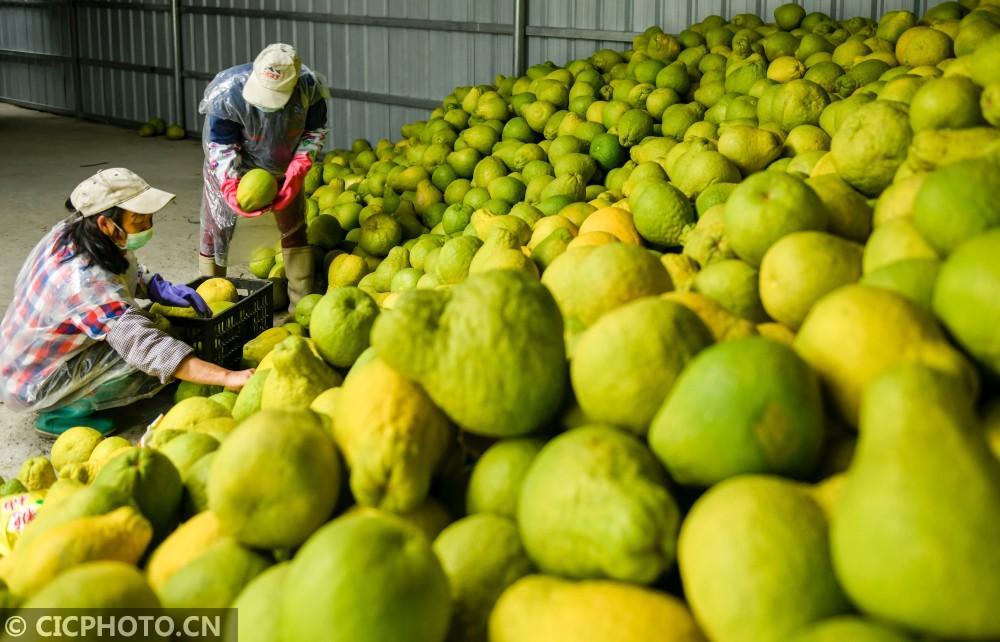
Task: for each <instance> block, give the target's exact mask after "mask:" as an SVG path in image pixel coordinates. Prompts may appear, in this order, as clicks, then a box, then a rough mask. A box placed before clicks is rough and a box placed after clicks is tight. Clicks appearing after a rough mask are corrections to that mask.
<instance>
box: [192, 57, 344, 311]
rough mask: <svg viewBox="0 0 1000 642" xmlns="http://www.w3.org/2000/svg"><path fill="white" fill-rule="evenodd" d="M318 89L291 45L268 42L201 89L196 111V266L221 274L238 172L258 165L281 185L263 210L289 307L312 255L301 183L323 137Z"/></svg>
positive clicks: (308, 277)
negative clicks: (200, 151)
mask: <svg viewBox="0 0 1000 642" xmlns="http://www.w3.org/2000/svg"><path fill="white" fill-rule="evenodd" d="M326 98H327V92H326V89H325V88H324V87H323V86H322V84H321V83H320V81H319V79H318V78H317V77H316V74H314V73H313V72H312V71H310V70H309V69H308V68H305V67H302V64H301V63H300V62H299V57H298V54H297V53H296V52H295V49H294V48H293V47H292V46H291V45H285V44H274V45H269V46H268V47H266V48H265V49H264V50H263V51H261V52H260V55H258V56H257V59H256V60H254V62H253V64H252V65H250V64H244V65H238V66H236V67H232V68H230V69H226V70H224V71H222V72H219V74H218V75H217V76H216V77H215V79H214V80H212V82H211V83H210V84H209V86H208V87H207V88H206V89H205V97H204V98H203V99H202V101H201V106H200V107H199V110H200V111H201V113H203V114H205V115H206V120H205V126H204V128H203V134H202V144H203V147H204V150H205V165H204V168H203V175H204V179H205V189H204V193H203V196H202V205H201V247H200V248H199V255H200V256H199V269H200V271H201V273H202V274H203V275H204V276H224V275H225V273H226V268H225V266H226V264H227V260H228V254H229V243H230V241H231V240H232V237H233V230H234V228H235V226H236V221H237V219H238V217H240V216H243V217H248V218H252V217H256V216H260V215H261V214H264V213H265V211H258V212H244V211H242V210H241V209H240V206H239V203H237V201H236V189H237V186H238V185H239V181H240V177H241V176H243V175H244V174H246V173H247V172H248V171H249V170H251V169H254V168H260V169H264V170H267V171H269V172H271V174H273V175H274V176H275V178H276V179H278V184H279V185H281V188H280V191H279V192H278V196H277V198H276V199H275V201H274V203H273V205H272V206H271V208H270V209H271V210H272V211H273V212H274V218H275V221H276V222H277V224H278V230H279V231H280V233H281V248H282V255H283V258H284V263H285V276H286V277H287V278H288V298H289V300H290V301H291V304H292V306H293V307H294V305H295V303H297V302H298V300H299V299H301V298H302V297H303V296H305V295H307V294H310V293H311V292H312V287H313V270H314V265H313V256H312V250H311V249H310V248H309V245H308V242H307V240H306V220H305V195H304V194H303V193H302V184H303V182H304V181H305V176H306V172H308V171H309V168H310V167H312V164H313V161H314V160H315V159H316V156H317V154H318V153H319V152H320V150H321V149H323V144H324V143H325V141H326V134H327V110H326Z"/></svg>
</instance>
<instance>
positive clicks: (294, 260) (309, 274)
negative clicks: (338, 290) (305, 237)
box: [281, 245, 316, 312]
mask: <svg viewBox="0 0 1000 642" xmlns="http://www.w3.org/2000/svg"><path fill="white" fill-rule="evenodd" d="M281 254H282V256H284V258H285V278H286V279H288V302H289V303H288V311H289V312H294V311H295V304H296V303H298V302H299V300H301V299H302V297H304V296H306V295H308V294H312V291H313V277H314V275H315V269H316V264H315V263H313V253H312V248H311V247H309V246H308V245H306V246H305V247H286V248H283V249H282V250H281Z"/></svg>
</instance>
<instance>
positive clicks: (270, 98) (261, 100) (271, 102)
mask: <svg viewBox="0 0 1000 642" xmlns="http://www.w3.org/2000/svg"><path fill="white" fill-rule="evenodd" d="M294 89H295V88H294V86H293V87H292V91H294ZM291 97H292V92H291V91H289V92H288V93H285V92H281V91H274V90H273V89H268V88H267V87H264V86H262V85H261V84H260V83H259V82H257V79H256V78H254V77H253V75H252V74H251V75H250V77H249V78H247V81H246V84H245V85H243V98H244V99H245V100H246V101H247V102H248V103H250V104H251V105H257V106H259V107H266V108H267V109H281V108H282V107H284V106H285V105H286V104H287V103H288V99H289V98H291Z"/></svg>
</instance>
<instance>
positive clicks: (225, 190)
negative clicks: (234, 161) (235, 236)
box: [219, 178, 267, 218]
mask: <svg viewBox="0 0 1000 642" xmlns="http://www.w3.org/2000/svg"><path fill="white" fill-rule="evenodd" d="M239 185H240V179H238V178H227V179H226V180H224V181H222V185H220V186H219V190H220V191H221V192H222V197H223V198H224V199H226V203H227V204H228V205H229V207H231V208H232V210H233V211H234V212H236V213H237V214H239V215H240V216H242V217H243V218H257V217H258V216H260V215H261V214H263V213H264V212H266V211H267V210H266V209H263V210H257V211H256V212H244V211H243V210H242V209H240V204H239V201H237V200H236V189H237V188H238V187H239Z"/></svg>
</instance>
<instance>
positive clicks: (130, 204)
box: [69, 167, 174, 216]
mask: <svg viewBox="0 0 1000 642" xmlns="http://www.w3.org/2000/svg"><path fill="white" fill-rule="evenodd" d="M173 199H174V195H173V194H171V193H170V192H164V191H163V190H159V189H156V188H155V187H150V186H149V183H147V182H146V181H144V180H142V179H141V178H139V175H138V174H136V173H135V172H133V171H131V170H127V169H125V168H124V167H112V168H110V169H102V170H101V171H99V172H97V173H96V174H94V175H93V176H91V177H90V178H88V179H87V180H85V181H83V182H82V183H80V184H79V185H77V186H76V189H74V190H73V193H72V194H70V196H69V200H70V202H71V203H72V204H73V207H75V208H76V210H77V211H78V212H80V213H81V214H83V215H84V216H94V215H95V214H100V213H101V212H103V211H105V210H108V209H111V208H112V207H120V208H122V209H123V210H127V211H129V212H135V213H136V214H153V213H155V212H159V211H160V210H161V209H163V206H164V205H166V204H167V203H169V202H170V201H172V200H173Z"/></svg>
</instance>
